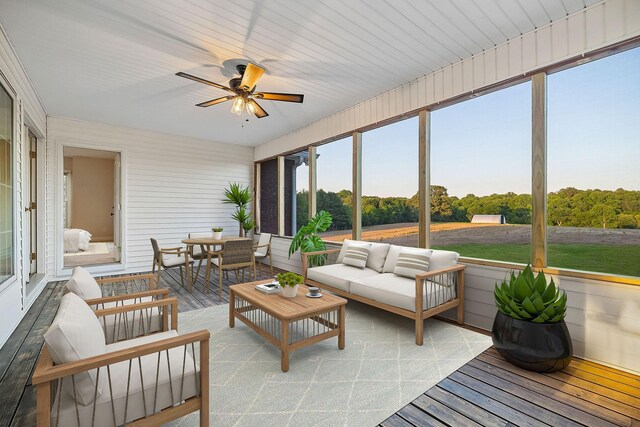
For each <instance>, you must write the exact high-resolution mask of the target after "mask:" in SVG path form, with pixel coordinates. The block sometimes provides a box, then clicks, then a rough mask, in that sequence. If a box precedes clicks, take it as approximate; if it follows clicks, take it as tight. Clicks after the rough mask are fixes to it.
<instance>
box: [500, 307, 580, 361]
mask: <svg viewBox="0 0 640 427" xmlns="http://www.w3.org/2000/svg"><path fill="white" fill-rule="evenodd" d="M491 338H492V339H493V345H494V346H495V347H496V349H497V350H498V351H499V352H500V354H501V355H502V356H503V357H504V358H505V359H507V360H508V361H509V362H511V363H513V364H514V365H516V366H518V367H520V368H523V369H527V370H529V371H534V372H555V371H559V370H561V369H564V368H566V367H567V366H569V363H571V356H572V355H573V346H572V345H571V336H570V335H569V330H568V329H567V324H566V323H565V322H564V320H562V321H560V322H558V323H534V322H527V321H525V320H518V319H514V318H512V317H509V316H507V315H505V314H502V313H501V312H498V314H497V315H496V318H495V320H494V321H493V330H492V334H491Z"/></svg>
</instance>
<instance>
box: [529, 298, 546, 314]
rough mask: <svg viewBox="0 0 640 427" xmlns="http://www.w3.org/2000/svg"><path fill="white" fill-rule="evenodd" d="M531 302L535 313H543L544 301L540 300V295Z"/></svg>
mask: <svg viewBox="0 0 640 427" xmlns="http://www.w3.org/2000/svg"><path fill="white" fill-rule="evenodd" d="M531 302H532V303H533V306H534V307H535V308H536V313H540V312H541V311H544V309H545V306H544V301H543V300H542V297H541V296H540V295H538V296H537V297H536V298H534V299H533V300H532V301H531Z"/></svg>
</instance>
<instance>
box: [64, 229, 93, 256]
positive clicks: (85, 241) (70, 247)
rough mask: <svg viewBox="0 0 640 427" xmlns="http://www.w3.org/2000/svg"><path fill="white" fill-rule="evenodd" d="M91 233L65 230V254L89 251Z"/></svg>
mask: <svg viewBox="0 0 640 427" xmlns="http://www.w3.org/2000/svg"><path fill="white" fill-rule="evenodd" d="M90 241H91V233H89V232H88V231H87V230H83V229H81V228H65V229H64V252H65V253H74V252H78V251H86V250H88V249H89V242H90Z"/></svg>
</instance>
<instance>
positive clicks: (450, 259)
mask: <svg viewBox="0 0 640 427" xmlns="http://www.w3.org/2000/svg"><path fill="white" fill-rule="evenodd" d="M403 249H406V248H405V247H403V246H396V245H391V247H390V248H389V253H388V254H387V259H386V260H385V262H384V267H383V268H382V272H383V273H393V271H394V270H395V268H396V264H397V263H398V256H399V255H400V252H401V251H402V250H403ZM458 257H459V254H458V253H457V252H452V251H441V250H438V249H434V250H433V251H432V253H431V258H430V260H429V271H434V270H441V269H443V268H449V267H453V266H455V265H456V264H457V263H458Z"/></svg>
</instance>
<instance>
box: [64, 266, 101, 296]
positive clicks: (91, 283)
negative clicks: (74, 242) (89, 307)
mask: <svg viewBox="0 0 640 427" xmlns="http://www.w3.org/2000/svg"><path fill="white" fill-rule="evenodd" d="M66 287H67V289H68V290H69V292H73V293H74V294H76V295H78V296H79V297H80V298H82V299H83V300H88V299H94V298H102V289H100V285H98V282H96V279H94V278H93V276H92V275H91V274H90V273H89V272H88V271H87V270H85V269H84V268H82V267H79V266H78V267H76V268H74V269H73V273H72V274H71V278H70V279H69V281H68V282H67V284H66Z"/></svg>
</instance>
